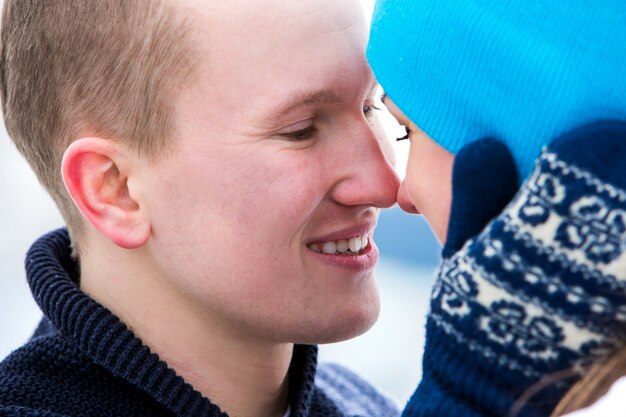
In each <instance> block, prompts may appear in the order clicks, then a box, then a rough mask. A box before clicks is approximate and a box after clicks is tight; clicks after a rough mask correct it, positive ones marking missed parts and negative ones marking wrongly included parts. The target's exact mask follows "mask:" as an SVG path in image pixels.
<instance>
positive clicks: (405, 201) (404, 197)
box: [397, 181, 419, 214]
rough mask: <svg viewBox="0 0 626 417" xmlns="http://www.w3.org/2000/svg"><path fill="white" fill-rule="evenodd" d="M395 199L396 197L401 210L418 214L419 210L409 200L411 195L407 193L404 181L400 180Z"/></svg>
mask: <svg viewBox="0 0 626 417" xmlns="http://www.w3.org/2000/svg"><path fill="white" fill-rule="evenodd" d="M397 199H398V205H399V206H400V208H401V209H402V210H404V211H406V212H407V213H411V214H419V211H418V210H417V208H415V206H414V205H413V201H411V196H410V195H409V193H408V191H407V188H406V182H405V181H402V184H400V188H398V197H397Z"/></svg>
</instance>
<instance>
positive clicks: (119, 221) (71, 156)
mask: <svg viewBox="0 0 626 417" xmlns="http://www.w3.org/2000/svg"><path fill="white" fill-rule="evenodd" d="M130 162H131V160H130V159H129V157H128V154H127V152H125V151H124V150H123V149H122V148H121V147H120V146H119V145H118V144H116V143H115V142H112V141H110V140H105V139H100V138H93V137H88V138H81V139H78V140H76V141H74V142H73V143H72V144H71V145H70V146H69V147H68V148H67V149H66V150H65V154H64V155H63V163H62V167H61V172H62V176H63V182H64V183H65V187H66V188H67V191H68V192H69V194H70V196H71V197H72V199H73V200H74V203H75V204H76V205H77V206H78V208H79V210H80V211H81V212H82V214H83V216H85V218H86V219H87V220H88V221H89V223H91V225H92V226H93V227H94V228H96V229H97V230H99V231H100V232H101V233H102V234H103V235H105V236H106V237H107V238H108V239H109V240H111V241H112V242H113V243H115V244H116V245H118V246H120V247H122V248H125V249H137V248H139V247H141V246H143V245H144V244H145V243H146V242H147V241H148V238H149V237H150V222H149V219H148V218H147V216H146V213H145V211H144V210H142V206H141V204H140V201H136V200H135V199H134V198H133V193H132V190H129V186H128V184H129V182H128V175H129V173H128V167H129V165H130Z"/></svg>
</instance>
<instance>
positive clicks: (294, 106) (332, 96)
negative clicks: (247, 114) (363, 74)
mask: <svg viewBox="0 0 626 417" xmlns="http://www.w3.org/2000/svg"><path fill="white" fill-rule="evenodd" d="M378 87H379V84H378V81H376V79H374V81H373V82H372V86H371V88H370V89H369V90H368V95H372V94H373V93H374V92H375V91H376V89H378ZM344 100H345V97H342V96H341V94H339V93H337V92H336V91H334V90H329V89H324V90H319V91H315V92H308V93H296V94H294V95H292V96H291V97H289V98H288V99H287V100H286V101H285V103H286V104H282V105H281V106H279V107H278V110H277V111H275V112H274V114H276V115H277V116H284V115H286V114H288V113H290V112H292V111H294V110H298V109H300V108H302V107H312V106H319V105H330V104H339V103H341V102H342V101H344Z"/></svg>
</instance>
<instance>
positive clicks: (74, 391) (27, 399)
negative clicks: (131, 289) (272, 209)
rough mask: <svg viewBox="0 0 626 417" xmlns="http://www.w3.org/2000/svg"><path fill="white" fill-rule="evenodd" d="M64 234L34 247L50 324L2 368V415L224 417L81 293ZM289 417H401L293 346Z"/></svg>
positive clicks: (31, 271)
mask: <svg viewBox="0 0 626 417" xmlns="http://www.w3.org/2000/svg"><path fill="white" fill-rule="evenodd" d="M70 253H71V248H70V240H69V236H68V234H67V232H66V231H65V230H59V231H56V232H53V233H50V234H48V235H46V236H44V237H42V238H41V239H39V240H38V241H37V242H36V243H35V244H34V245H33V247H32V248H31V250H30V251H29V253H28V257H27V260H26V268H27V276H28V281H29V284H30V286H31V289H32V291H33V294H34V297H35V300H36V301H37V303H38V304H39V306H40V307H41V309H42V310H43V312H44V314H45V316H46V319H44V320H43V321H42V323H41V324H40V326H39V328H38V329H37V331H36V332H35V335H34V336H33V338H32V340H31V341H30V342H28V343H27V344H26V345H25V346H23V347H22V348H20V349H18V350H17V351H15V352H13V353H12V354H11V355H10V356H9V357H8V358H6V359H5V360H4V361H3V362H2V364H0V416H23V417H26V416H28V417H59V416H66V417H69V416H72V417H75V416H90V417H100V416H101V417H105V416H106V417H113V416H119V417H139V416H145V417H159V416H207V417H208V416H211V417H226V414H225V413H223V412H222V411H221V410H220V409H219V407H218V406H216V405H214V404H212V403H211V402H210V401H209V400H208V399H207V398H205V397H203V396H202V394H200V393H199V392H198V391H195V390H194V389H193V387H192V386H190V385H189V384H187V383H186V382H185V381H184V380H183V379H182V378H181V377H180V376H178V375H177V374H176V372H175V371H174V370H172V369H170V368H168V366H167V364H166V363H164V362H163V361H161V360H160V359H159V358H158V356H157V355H156V354H154V353H152V352H150V350H149V349H148V348H147V347H146V346H144V345H143V344H142V342H141V340H140V339H138V338H137V337H136V336H135V335H134V334H133V333H132V332H131V331H130V330H129V329H128V328H127V327H126V326H125V325H124V324H123V323H122V322H120V320H119V319H118V318H117V317H116V316H114V315H113V314H112V313H111V312H110V311H109V310H108V309H106V308H105V307H104V306H102V305H100V304H98V303H97V302H95V301H94V300H93V299H91V298H90V297H88V296H87V295H86V294H84V293H83V292H81V291H80V289H79V288H78V286H77V285H76V282H77V276H78V273H77V267H76V264H75V263H74V262H73V261H72V259H71V256H70ZM289 381H290V398H289V401H290V404H291V408H292V416H293V417H327V416H345V417H349V416H369V417H379V416H385V417H387V416H389V417H391V416H397V414H398V411H397V410H396V408H395V406H394V405H393V404H392V403H391V402H390V401H389V400H387V399H386V398H385V397H383V396H382V395H380V394H379V393H377V392H376V391H375V390H374V389H373V388H372V387H371V386H370V385H368V384H367V383H366V382H364V381H363V380H361V379H360V378H358V377H357V376H356V375H354V374H353V373H351V372H349V371H347V370H346V369H344V368H342V367H339V366H331V365H326V366H320V367H319V369H318V368H317V347H315V346H296V347H295V349H294V355H293V360H292V363H291V367H290V370H289Z"/></svg>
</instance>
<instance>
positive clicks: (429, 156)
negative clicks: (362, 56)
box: [385, 97, 454, 244]
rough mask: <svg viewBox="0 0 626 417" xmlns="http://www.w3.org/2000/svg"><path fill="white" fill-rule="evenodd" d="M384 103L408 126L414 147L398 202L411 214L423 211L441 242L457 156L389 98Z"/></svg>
mask: <svg viewBox="0 0 626 417" xmlns="http://www.w3.org/2000/svg"><path fill="white" fill-rule="evenodd" d="M385 104H386V105H387V108H388V109H389V111H390V112H391V114H392V115H393V116H394V117H395V118H396V119H397V120H398V123H400V124H401V125H404V126H406V127H407V128H408V129H409V140H410V141H411V148H410V151H409V161H408V164H407V168H406V176H405V178H404V181H403V182H402V185H401V186H400V189H399V190H398V204H399V205H400V207H401V208H402V210H404V211H406V212H408V213H416V214H417V213H421V214H423V215H424V217H426V220H427V221H428V223H429V224H430V227H431V228H432V229H433V232H434V233H435V235H436V236H437V239H438V240H439V242H440V243H441V244H443V243H445V240H446V235H447V232H448V221H449V217H450V206H451V205H452V166H453V164H454V155H453V154H452V153H450V152H448V151H447V150H446V149H444V148H443V147H442V146H440V145H439V144H437V142H435V141H434V140H433V139H431V138H430V137H429V136H428V135H427V134H426V133H424V132H423V131H422V130H420V128H419V127H418V126H417V125H415V123H413V122H412V121H411V120H409V119H408V118H407V117H406V116H405V115H404V113H403V112H402V111H401V110H400V109H399V108H398V107H397V106H396V105H395V104H394V103H393V101H392V100H391V99H389V98H388V97H387V98H385Z"/></svg>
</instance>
